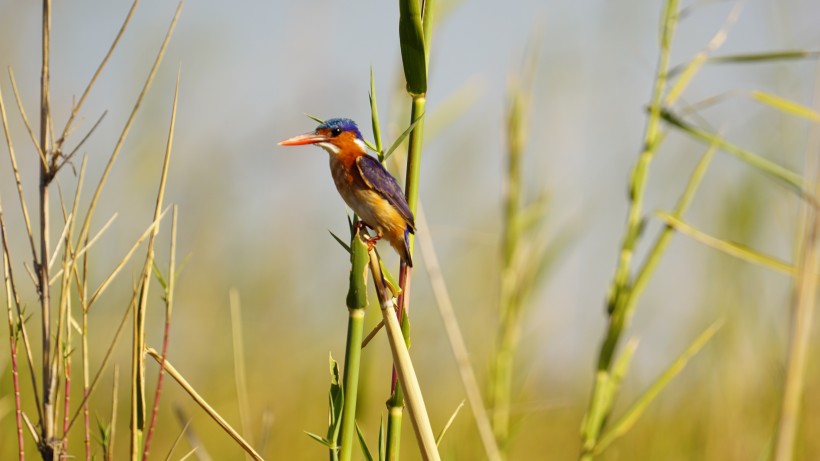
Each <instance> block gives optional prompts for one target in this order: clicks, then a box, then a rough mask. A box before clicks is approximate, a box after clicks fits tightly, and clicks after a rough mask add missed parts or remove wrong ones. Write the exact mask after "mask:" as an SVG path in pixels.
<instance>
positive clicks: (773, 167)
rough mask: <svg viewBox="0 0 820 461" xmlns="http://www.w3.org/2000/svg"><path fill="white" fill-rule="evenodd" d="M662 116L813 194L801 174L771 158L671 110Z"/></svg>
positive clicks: (797, 188) (727, 151) (808, 195)
mask: <svg viewBox="0 0 820 461" xmlns="http://www.w3.org/2000/svg"><path fill="white" fill-rule="evenodd" d="M661 116H662V117H663V119H664V120H665V121H666V122H667V123H669V124H670V125H672V126H674V127H675V128H678V129H680V130H681V131H683V132H685V133H687V134H689V135H690V136H692V137H694V138H696V139H699V140H701V141H704V142H707V143H709V144H714V145H716V146H718V147H719V148H720V149H721V150H723V151H724V152H726V153H728V154H732V155H734V156H735V157H737V158H738V159H740V160H742V161H743V162H745V163H747V164H748V165H749V166H752V167H754V168H756V169H758V170H760V171H761V172H763V173H766V174H768V175H770V176H772V177H773V178H775V179H778V180H780V181H783V182H784V183H786V185H788V186H790V187H791V188H793V189H794V190H796V191H797V192H798V193H799V194H800V195H801V196H803V197H811V195H810V194H809V193H808V192H806V191H805V190H804V189H803V178H802V177H801V176H800V175H799V174H797V173H795V172H793V171H791V170H789V169H787V168H784V167H782V166H780V165H778V164H776V163H774V162H772V161H771V160H767V159H765V158H763V157H761V156H759V155H757V154H755V153H753V152H751V151H748V150H746V149H743V148H742V147H739V146H736V145H734V144H732V143H730V142H729V141H726V140H725V139H723V138H722V137H721V136H719V135H717V134H714V133H710V132H708V131H706V130H703V129H701V128H697V127H695V126H692V125H689V124H688V123H686V122H685V121H683V120H682V119H681V118H679V117H678V116H676V115H675V114H673V113H671V112H668V111H663V112H662V113H661Z"/></svg>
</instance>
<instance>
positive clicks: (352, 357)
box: [331, 231, 368, 461]
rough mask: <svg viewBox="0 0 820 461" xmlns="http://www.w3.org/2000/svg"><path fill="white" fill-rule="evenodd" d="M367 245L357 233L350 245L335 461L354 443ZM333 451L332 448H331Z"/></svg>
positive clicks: (347, 455)
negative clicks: (343, 360)
mask: <svg viewBox="0 0 820 461" xmlns="http://www.w3.org/2000/svg"><path fill="white" fill-rule="evenodd" d="M367 261H368V254H367V244H365V243H364V242H363V241H362V239H361V238H360V234H359V232H358V231H356V232H354V233H353V236H352V239H351V242H350V287H349V289H348V293H347V301H346V304H347V310H348V322H347V342H346V344H345V363H344V375H343V381H342V392H343V393H344V405H343V407H342V426H341V431H340V434H339V435H340V438H341V443H340V444H339V460H340V461H349V460H350V459H351V457H352V456H353V445H354V442H355V441H356V438H355V435H356V407H357V403H358V395H359V370H360V368H361V357H362V336H363V335H364V314H365V308H366V307H367ZM331 450H334V448H331Z"/></svg>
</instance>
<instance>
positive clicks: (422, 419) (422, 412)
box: [369, 249, 440, 461]
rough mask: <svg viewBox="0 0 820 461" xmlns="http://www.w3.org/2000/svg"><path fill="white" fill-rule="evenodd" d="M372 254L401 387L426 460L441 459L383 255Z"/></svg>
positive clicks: (371, 267)
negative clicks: (385, 275) (387, 281)
mask: <svg viewBox="0 0 820 461" xmlns="http://www.w3.org/2000/svg"><path fill="white" fill-rule="evenodd" d="M369 256H370V272H371V274H372V275H373V281H374V285H375V286H376V294H377V296H378V298H379V304H380V307H381V311H382V318H383V319H384V325H385V330H386V331H387V339H388V341H389V342H390V351H391V353H392V354H393V364H394V365H395V367H396V372H397V374H398V379H399V382H400V383H401V387H402V388H403V389H404V391H405V393H406V401H407V410H408V412H409V413H410V422H411V423H412V425H413V431H414V432H415V434H416V442H417V443H418V445H419V449H420V450H421V456H422V459H424V460H425V461H437V460H439V459H440V457H439V454H438V448H437V447H436V438H435V436H434V435H433V429H432V427H431V425H430V419H429V418H428V416H427V408H426V407H425V405H424V398H423V396H422V393H421V388H420V387H419V383H418V378H417V377H416V372H415V370H414V369H413V362H412V360H411V359H410V353H409V351H408V350H407V344H406V343H405V339H404V334H403V332H402V329H401V325H400V324H399V320H398V318H397V317H396V315H395V306H394V304H393V301H392V298H391V297H390V294H389V293H388V291H387V289H386V287H385V284H384V281H383V275H382V271H381V268H380V266H379V257H378V256H377V255H376V252H375V250H373V249H371V250H370V251H369ZM391 409H392V408H391ZM399 422H400V421H399Z"/></svg>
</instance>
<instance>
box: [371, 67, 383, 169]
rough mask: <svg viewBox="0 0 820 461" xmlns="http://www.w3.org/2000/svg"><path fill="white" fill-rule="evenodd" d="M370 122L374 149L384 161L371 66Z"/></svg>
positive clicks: (380, 159)
mask: <svg viewBox="0 0 820 461" xmlns="http://www.w3.org/2000/svg"><path fill="white" fill-rule="evenodd" d="M369 96H370V122H371V124H372V125H373V140H374V141H375V145H374V146H373V147H375V149H374V150H375V151H376V153H377V154H379V161H380V162H383V161H384V155H383V152H382V130H381V125H380V124H379V105H378V104H377V103H376V78H375V77H374V76H373V66H370V94H369Z"/></svg>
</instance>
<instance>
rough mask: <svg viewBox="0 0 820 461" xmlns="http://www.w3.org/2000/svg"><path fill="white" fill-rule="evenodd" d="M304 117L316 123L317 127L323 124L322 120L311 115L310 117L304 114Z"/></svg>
mask: <svg viewBox="0 0 820 461" xmlns="http://www.w3.org/2000/svg"><path fill="white" fill-rule="evenodd" d="M305 117H307V118H309V119H311V120H313V121H314V122H316V123H318V124H319V125H321V124H322V123H325V121H324V120H322V119H320V118H319V117H315V116H313V115H310V114H305Z"/></svg>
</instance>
